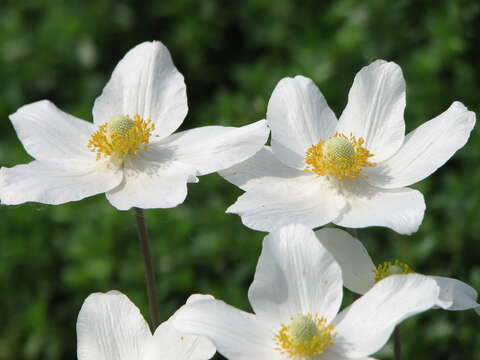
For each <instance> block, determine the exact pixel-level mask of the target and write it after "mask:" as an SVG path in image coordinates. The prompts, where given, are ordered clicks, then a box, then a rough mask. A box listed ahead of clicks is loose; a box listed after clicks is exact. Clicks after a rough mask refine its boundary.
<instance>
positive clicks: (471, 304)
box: [430, 276, 480, 311]
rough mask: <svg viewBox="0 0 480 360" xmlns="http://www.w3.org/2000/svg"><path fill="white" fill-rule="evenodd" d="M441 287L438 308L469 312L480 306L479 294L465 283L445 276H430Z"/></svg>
mask: <svg viewBox="0 0 480 360" xmlns="http://www.w3.org/2000/svg"><path fill="white" fill-rule="evenodd" d="M430 278H432V279H433V280H435V281H436V282H437V285H438V286H439V287H440V294H439V295H438V296H439V299H438V304H437V305H438V306H439V307H441V308H442V309H445V310H452V311H458V310H469V309H474V308H477V307H479V306H480V304H478V303H477V292H476V291H475V289H473V288H472V287H471V286H469V285H467V284H465V283H464V282H462V281H460V280H457V279H451V278H447V277H443V276H430Z"/></svg>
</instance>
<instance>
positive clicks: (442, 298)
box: [315, 228, 480, 312]
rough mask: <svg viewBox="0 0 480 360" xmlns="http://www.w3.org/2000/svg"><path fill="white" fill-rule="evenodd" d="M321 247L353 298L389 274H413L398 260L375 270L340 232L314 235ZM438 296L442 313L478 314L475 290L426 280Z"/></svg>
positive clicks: (357, 243)
mask: <svg viewBox="0 0 480 360" xmlns="http://www.w3.org/2000/svg"><path fill="white" fill-rule="evenodd" d="M315 235H316V236H317V238H318V240H319V241H320V242H321V244H322V245H323V246H324V247H325V248H326V249H327V250H328V251H329V252H330V253H331V254H332V255H333V257H334V258H335V260H337V262H338V264H339V265H340V267H341V269H342V277H343V285H344V286H345V287H346V288H347V289H349V290H350V291H353V292H355V293H357V294H365V293H366V292H367V291H368V290H370V289H371V288H372V287H373V286H374V285H375V284H376V283H377V282H379V281H380V280H383V279H385V278H387V277H389V276H390V275H393V274H408V273H413V270H412V269H411V268H410V267H409V266H408V265H407V264H404V263H401V262H399V261H398V260H395V261H389V262H384V263H383V264H380V265H378V266H375V265H374V263H373V261H372V259H371V258H370V255H368V252H367V249H366V248H365V247H364V246H363V244H362V243H361V242H360V241H359V240H357V239H355V238H354V237H352V236H351V235H350V234H348V233H347V232H345V231H343V230H340V229H331V228H325V229H321V230H318V231H316V232H315ZM428 277H429V278H431V279H433V280H434V281H435V282H436V283H437V285H438V287H439V289H440V292H439V294H438V296H439V297H438V301H437V304H436V305H437V306H438V307H440V308H442V309H445V310H468V309H476V311H477V312H479V311H480V304H478V303H477V292H476V291H475V289H473V288H472V287H470V286H469V285H467V284H465V283H464V282H462V281H459V280H456V279H451V278H448V277H443V276H428Z"/></svg>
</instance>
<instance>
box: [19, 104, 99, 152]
mask: <svg viewBox="0 0 480 360" xmlns="http://www.w3.org/2000/svg"><path fill="white" fill-rule="evenodd" d="M10 120H11V121H12V124H13V126H14V128H15V131H16V132H17V136H18V138H19V139H20V141H21V142H22V144H23V146H24V147H25V150H26V151H27V152H28V153H29V154H30V155H31V156H32V157H34V158H36V159H38V160H46V161H49V160H56V159H65V160H66V159H87V160H88V159H91V158H93V159H94V158H95V155H94V154H93V153H92V152H91V151H90V150H89V149H88V147H87V144H88V140H89V138H90V136H91V135H92V133H93V132H94V126H93V124H91V123H89V122H87V121H84V120H81V119H78V118H76V117H74V116H72V115H69V114H67V113H65V112H63V111H61V110H60V109H58V108H57V107H56V106H55V105H54V104H53V103H51V102H50V101H47V100H42V101H38V102H35V103H32V104H28V105H25V106H22V107H21V108H20V109H18V110H17V112H15V113H14V114H12V115H10Z"/></svg>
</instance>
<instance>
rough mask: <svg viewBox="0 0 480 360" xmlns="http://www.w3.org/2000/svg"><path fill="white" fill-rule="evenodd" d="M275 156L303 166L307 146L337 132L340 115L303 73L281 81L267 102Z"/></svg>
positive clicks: (286, 162) (294, 165)
mask: <svg viewBox="0 0 480 360" xmlns="http://www.w3.org/2000/svg"><path fill="white" fill-rule="evenodd" d="M267 121H268V125H269V126H270V128H271V129H272V147H273V151H274V152H275V155H276V156H277V157H278V158H279V159H280V160H281V161H283V162H284V163H285V164H286V165H289V166H292V167H296V168H298V169H303V168H304V167H305V162H304V159H305V153H306V152H307V149H308V148H309V147H310V146H312V145H315V144H317V143H318V141H319V140H320V139H324V138H328V137H329V136H331V135H333V133H334V132H335V126H336V125H337V118H336V117H335V114H334V113H333V111H332V110H330V108H329V107H328V104H327V102H326V100H325V98H324V97H323V95H322V93H321V92H320V90H318V88H317V86H316V85H315V84H314V83H313V81H312V80H310V79H309V78H306V77H304V76H296V77H294V78H284V79H282V80H280V81H279V83H278V84H277V86H276V87H275V89H274V90H273V93H272V96H271V97H270V100H269V102H268V110H267Z"/></svg>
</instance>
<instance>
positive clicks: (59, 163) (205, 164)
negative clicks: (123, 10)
mask: <svg viewBox="0 0 480 360" xmlns="http://www.w3.org/2000/svg"><path fill="white" fill-rule="evenodd" d="M187 110H188V106H187V95H186V89H185V83H184V80H183V76H182V74H180V73H179V72H178V70H177V69H176V68H175V66H174V64H173V62H172V59H171V57H170V53H169V52H168V50H167V48H166V47H165V46H164V45H163V44H161V43H160V42H145V43H142V44H140V45H138V46H136V47H135V48H133V49H131V50H130V51H129V52H128V53H127V54H126V55H125V57H124V58H123V59H122V60H121V61H120V62H119V63H118V65H117V67H116V68H115V70H114V72H113V74H112V77H111V79H110V81H109V82H108V83H107V85H106V86H105V88H104V90H103V93H102V94H101V96H100V97H98V98H97V99H96V101H95V105H94V107H93V120H94V123H93V124H92V123H90V122H86V121H83V120H80V119H78V118H75V117H73V116H71V115H68V114H66V113H64V112H62V111H60V110H59V109H58V108H57V107H55V105H53V104H52V103H51V102H49V101H45V100H44V101H39V102H36V103H33V104H29V105H26V106H23V107H21V108H20V109H19V110H18V111H17V112H16V113H14V114H13V115H11V116H10V120H11V121H12V123H13V126H14V127H15V130H16V132H17V135H18V137H19V139H20V140H21V141H22V143H23V145H24V147H25V149H26V150H27V152H28V153H29V154H30V155H31V156H32V157H34V158H35V159H36V160H35V161H32V162H31V163H29V164H26V165H19V166H15V167H13V168H2V169H1V170H0V200H1V202H2V203H3V204H7V205H11V204H21V203H24V202H27V201H35V202H40V203H45V204H62V203H65V202H68V201H75V200H80V199H83V198H85V197H87V196H92V195H95V194H99V193H106V195H107V198H108V200H109V201H110V202H111V203H112V205H113V206H115V207H116V208H118V209H120V210H127V209H129V208H131V207H134V206H135V207H139V208H169V207H174V206H176V205H178V204H180V203H182V202H183V201H184V199H185V197H186V195H187V185H186V184H187V183H188V182H197V181H198V179H197V177H196V176H197V175H205V174H209V173H212V172H215V171H218V170H221V169H225V168H228V167H230V166H232V165H234V164H236V163H238V162H240V161H243V160H245V159H247V158H249V157H250V156H252V155H253V154H254V153H255V152H257V151H258V150H259V149H260V148H261V147H262V145H263V144H264V143H265V141H266V140H267V138H268V132H269V131H268V127H267V126H266V122H265V120H262V121H258V122H256V123H254V124H251V125H248V126H244V127H241V128H233V127H224V126H207V127H201V128H197V129H192V130H187V131H182V132H179V133H176V134H173V135H172V133H173V132H174V131H175V130H176V129H177V128H178V127H179V126H180V125H181V123H182V122H183V119H184V118H185V115H186V114H187Z"/></svg>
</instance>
